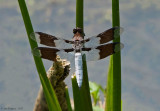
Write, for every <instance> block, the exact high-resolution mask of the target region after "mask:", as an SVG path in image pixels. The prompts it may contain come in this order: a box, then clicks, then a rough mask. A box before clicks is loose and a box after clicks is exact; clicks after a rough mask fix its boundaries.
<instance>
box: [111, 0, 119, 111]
mask: <svg viewBox="0 0 160 111" xmlns="http://www.w3.org/2000/svg"><path fill="white" fill-rule="evenodd" d="M112 25H113V27H115V26H118V27H120V17H119V0H112ZM113 42H120V37H119V38H118V39H116V40H113ZM113 111H121V52H118V53H115V54H114V55H113Z"/></svg>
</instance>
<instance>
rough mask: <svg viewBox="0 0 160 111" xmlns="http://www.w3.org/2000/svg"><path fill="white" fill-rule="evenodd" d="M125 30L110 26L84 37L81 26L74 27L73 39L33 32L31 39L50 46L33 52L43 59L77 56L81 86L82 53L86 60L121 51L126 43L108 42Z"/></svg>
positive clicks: (76, 64) (97, 58)
mask: <svg viewBox="0 0 160 111" xmlns="http://www.w3.org/2000/svg"><path fill="white" fill-rule="evenodd" d="M122 32H123V28H121V27H113V28H110V29H108V30H106V31H104V32H102V33H100V34H98V35H96V36H92V37H90V38H86V39H84V36H85V34H84V32H83V30H82V29H81V28H75V29H73V33H74V36H73V38H72V40H67V39H64V38H60V37H55V36H53V35H49V34H46V33H42V32H33V33H32V34H31V36H30V37H31V39H33V40H35V41H37V42H38V43H40V44H43V45H46V46H49V47H37V48H35V49H34V50H33V51H32V53H33V55H35V56H39V57H41V58H43V59H48V60H51V61H55V60H56V56H57V55H59V56H60V57H61V58H67V57H70V58H71V59H72V60H73V58H75V73H76V78H77V83H78V86H79V87H81V85H82V81H83V64H82V54H86V61H95V60H100V59H103V58H106V57H107V56H109V55H112V54H114V53H116V52H119V51H120V50H121V49H122V48H123V47H124V45H123V44H122V43H119V42H113V43H108V44H107V42H109V41H111V40H114V39H116V38H119V37H120V34H121V33H122Z"/></svg>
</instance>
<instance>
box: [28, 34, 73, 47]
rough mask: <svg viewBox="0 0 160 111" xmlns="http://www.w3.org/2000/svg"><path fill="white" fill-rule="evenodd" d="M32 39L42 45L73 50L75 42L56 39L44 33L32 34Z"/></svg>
mask: <svg viewBox="0 0 160 111" xmlns="http://www.w3.org/2000/svg"><path fill="white" fill-rule="evenodd" d="M30 38H31V39H32V40H34V41H37V42H38V43H40V44H43V45H47V46H51V47H57V48H71V47H72V44H73V41H71V40H67V39H63V38H59V37H55V36H52V35H49V34H46V33H42V32H33V33H31V34H30Z"/></svg>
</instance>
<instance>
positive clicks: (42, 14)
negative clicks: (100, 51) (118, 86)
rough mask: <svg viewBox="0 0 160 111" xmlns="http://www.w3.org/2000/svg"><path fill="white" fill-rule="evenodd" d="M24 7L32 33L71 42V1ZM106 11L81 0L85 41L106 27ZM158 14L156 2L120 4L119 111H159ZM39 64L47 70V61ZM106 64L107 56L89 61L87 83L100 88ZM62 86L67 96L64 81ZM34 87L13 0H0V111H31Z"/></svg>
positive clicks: (104, 0) (107, 3)
mask: <svg viewBox="0 0 160 111" xmlns="http://www.w3.org/2000/svg"><path fill="white" fill-rule="evenodd" d="M26 2H27V6H28V10H29V13H30V16H31V21H32V24H33V27H34V30H35V31H42V32H46V33H49V34H52V35H56V36H58V37H63V38H64V37H65V38H68V39H71V38H72V36H73V33H72V30H73V28H75V10H76V7H75V6H76V2H75V0H26ZM111 6H112V5H111V0H84V30H85V34H86V36H87V37H90V36H93V35H97V34H98V33H100V32H103V31H104V30H106V29H108V28H111V27H112V25H111V24H112V23H111V22H112V21H111V20H112V10H111V8H112V7H111ZM159 12H160V1H159V0H153V1H151V0H120V20H121V27H123V28H124V33H123V34H122V35H121V42H122V43H124V45H125V47H124V49H123V50H122V100H123V111H160V96H159V93H160V87H159V85H160V59H159V58H160V48H159V45H158V44H159V42H160V36H159V35H160V22H159V21H160V13H159ZM43 61H44V65H45V68H46V70H48V69H49V67H50V66H51V65H52V62H50V61H47V60H43ZM108 63H109V57H108V58H106V59H103V60H100V61H95V62H89V63H88V74H89V79H90V80H91V81H94V82H97V83H98V84H101V85H102V86H105V84H106V80H107V78H106V74H107V72H108ZM72 73H73V71H72V72H71V74H72ZM71 74H70V76H71ZM66 83H67V84H68V85H69V89H70V95H71V96H72V91H71V79H70V77H68V78H67V80H66ZM39 87H40V81H39V77H38V74H37V72H36V67H35V65H34V61H33V58H32V54H31V50H30V46H29V43H28V39H27V34H26V31H25V27H24V24H23V20H22V16H21V13H20V10H19V6H18V1H16V0H0V111H1V110H2V109H1V108H4V107H13V108H19V107H22V108H23V109H22V110H23V111H31V110H32V109H33V106H34V102H35V99H36V96H37V93H38V90H39ZM2 111H3V110H2ZM7 111H10V110H7Z"/></svg>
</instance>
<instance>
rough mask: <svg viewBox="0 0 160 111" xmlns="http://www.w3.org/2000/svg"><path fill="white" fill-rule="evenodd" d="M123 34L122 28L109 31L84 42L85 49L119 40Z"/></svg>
mask: <svg viewBox="0 0 160 111" xmlns="http://www.w3.org/2000/svg"><path fill="white" fill-rule="evenodd" d="M122 32H123V28H122V27H113V28H111V29H108V30H106V31H104V32H102V33H100V34H98V35H96V36H93V37H90V38H87V39H85V40H84V43H85V47H93V46H98V45H100V44H105V43H107V42H109V41H111V40H114V39H116V38H119V35H120V34H121V33H122Z"/></svg>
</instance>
